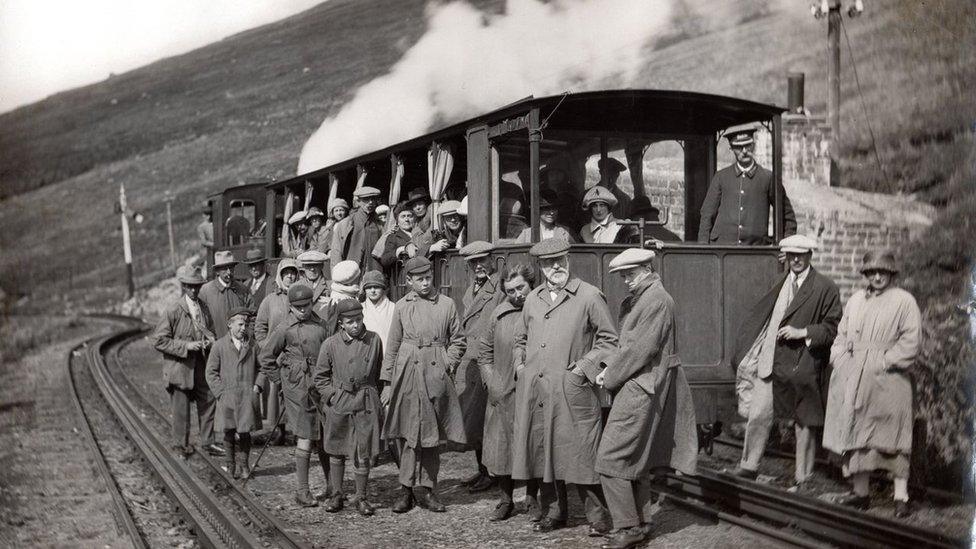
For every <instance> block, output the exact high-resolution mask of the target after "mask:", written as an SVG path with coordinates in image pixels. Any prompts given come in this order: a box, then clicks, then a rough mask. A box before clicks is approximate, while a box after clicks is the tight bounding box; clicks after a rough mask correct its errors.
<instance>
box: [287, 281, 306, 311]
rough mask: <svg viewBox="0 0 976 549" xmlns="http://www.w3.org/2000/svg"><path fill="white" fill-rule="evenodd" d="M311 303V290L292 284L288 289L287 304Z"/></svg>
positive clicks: (302, 285) (304, 286)
mask: <svg viewBox="0 0 976 549" xmlns="http://www.w3.org/2000/svg"><path fill="white" fill-rule="evenodd" d="M311 302H312V289H311V288H309V287H308V286H306V285H304V284H292V285H291V287H290V288H288V303H291V304H292V305H298V306H301V305H308V304H309V303H311Z"/></svg>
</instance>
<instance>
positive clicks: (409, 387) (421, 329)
mask: <svg viewBox="0 0 976 549" xmlns="http://www.w3.org/2000/svg"><path fill="white" fill-rule="evenodd" d="M403 269H404V273H405V274H406V278H407V284H408V285H409V286H410V291H409V292H408V293H407V295H405V296H403V298H402V299H401V300H400V301H398V302H397V304H396V306H395V308H394V309H393V321H392V323H391V324H390V333H389V335H388V336H387V341H388V342H389V348H388V349H386V352H385V354H384V357H383V369H382V372H381V373H380V381H382V382H384V383H386V384H387V385H386V386H385V387H384V388H383V392H382V393H381V394H380V401H381V402H382V403H383V405H384V406H387V405H389V407H390V409H389V412H388V413H387V415H386V419H385V421H384V423H383V438H384V439H386V440H393V441H395V442H396V443H397V444H398V446H399V448H400V485H401V487H402V489H401V495H400V497H399V498H398V499H397V501H396V503H395V504H394V505H393V512H395V513H404V512H406V511H409V510H410V509H411V508H412V507H413V505H414V502H415V499H414V494H413V486H414V485H415V484H420V487H421V493H420V495H419V497H417V498H416V502H417V503H418V504H419V505H420V506H421V507H424V508H426V509H429V510H431V511H435V512H443V511H445V507H444V504H443V503H441V502H440V501H438V500H437V498H436V497H435V496H434V489H435V488H436V486H437V473H438V471H439V469H440V451H441V448H440V447H441V446H442V445H447V444H449V443H454V444H458V445H464V444H466V443H467V439H466V438H465V435H464V418H463V417H462V415H461V405H460V404H459V403H458V397H457V392H456V391H455V390H454V383H453V382H452V381H451V376H453V375H454V372H455V370H457V367H458V365H459V364H460V363H461V357H462V356H463V355H464V349H465V341H464V333H463V332H462V331H461V321H460V319H459V318H458V314H457V309H456V308H455V306H454V300H452V299H451V298H449V297H447V296H445V295H441V294H440V292H438V291H437V290H436V288H434V278H433V272H432V271H433V266H432V265H431V263H430V260H428V259H427V258H425V257H414V258H412V259H410V260H409V261H407V262H406V263H405V264H404V266H403ZM418 465H419V472H416V470H417V467H418Z"/></svg>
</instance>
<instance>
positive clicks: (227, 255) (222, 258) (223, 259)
mask: <svg viewBox="0 0 976 549" xmlns="http://www.w3.org/2000/svg"><path fill="white" fill-rule="evenodd" d="M237 263H238V261H237V260H236V259H234V254H233V253H232V252H231V251H230V250H221V251H219V252H214V264H213V266H214V269H217V268H220V267H227V266H233V265H237Z"/></svg>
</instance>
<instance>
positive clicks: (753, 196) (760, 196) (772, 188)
mask: <svg viewBox="0 0 976 549" xmlns="http://www.w3.org/2000/svg"><path fill="white" fill-rule="evenodd" d="M754 133H756V129H755V128H747V129H741V130H739V131H730V132H729V133H728V134H726V138H727V139H728V140H729V146H730V147H731V148H732V154H733V155H735V164H733V165H731V166H726V167H725V168H723V169H721V170H719V171H718V172H716V173H715V176H714V177H712V183H711V184H710V185H709V187H708V193H707V194H706V195H705V201H704V202H702V206H701V224H700V225H699V226H698V242H701V243H703V244H708V243H713V244H726V245H729V244H732V245H765V244H771V243H772V241H771V239H770V237H769V236H767V231H768V227H769V208H770V206H772V205H774V204H775V203H776V200H775V198H776V186H777V185H778V186H779V193H780V195H781V196H782V197H783V232H784V233H785V235H786V236H790V235H793V234H796V215H795V214H794V213H793V206H792V205H791V204H790V199H789V197H787V196H786V190H785V189H783V184H782V183H778V182H774V181H773V172H771V171H769V170H767V169H766V168H763V167H762V166H760V165H759V164H757V163H756V160H755V157H754V154H755V145H754V140H753V134H754Z"/></svg>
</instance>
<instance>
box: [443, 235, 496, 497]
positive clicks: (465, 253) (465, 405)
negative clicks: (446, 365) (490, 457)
mask: <svg viewBox="0 0 976 549" xmlns="http://www.w3.org/2000/svg"><path fill="white" fill-rule="evenodd" d="M494 249H495V247H494V246H492V245H491V244H490V243H488V242H485V241H483V240H476V241H474V242H472V243H470V244H467V245H465V246H464V247H463V248H461V249H460V250H459V251H458V253H459V254H460V255H461V257H463V258H464V261H465V262H466V263H467V264H468V271H470V272H471V275H472V280H471V285H469V286H468V288H467V289H466V290H465V291H464V296H463V297H462V298H461V305H462V308H463V313H462V314H461V329H462V330H464V337H465V341H466V342H467V350H466V351H465V353H464V357H462V358H461V366H460V367H459V368H458V372H457V375H456V376H455V378H454V386H455V387H457V392H458V399H459V400H460V402H461V412H462V413H463V414H464V432H465V434H466V435H467V437H468V444H469V445H470V446H471V447H472V448H474V453H475V458H476V459H477V461H478V472H477V473H476V474H475V475H474V476H473V477H471V478H469V479H467V480H466V481H465V482H464V484H465V485H467V486H468V491H469V492H472V493H475V492H483V491H485V490H487V489H488V488H490V487H491V485H492V481H491V477H490V476H489V474H488V469H487V468H486V467H485V464H484V461H483V460H482V452H481V450H482V446H481V441H482V437H483V434H484V430H485V407H486V406H487V405H488V400H487V397H488V395H487V393H486V392H485V386H484V383H483V382H482V379H481V373H480V370H479V368H478V353H479V350H480V348H479V346H478V342H479V341H480V339H481V336H482V334H483V333H484V331H485V327H486V326H487V325H488V323H489V322H491V313H492V311H493V310H494V309H495V307H497V306H498V304H499V303H501V302H502V301H504V300H505V292H503V291H502V287H501V282H500V281H499V277H498V273H496V272H495V260H494V258H493V257H492V255H491V252H492V251H494Z"/></svg>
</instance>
